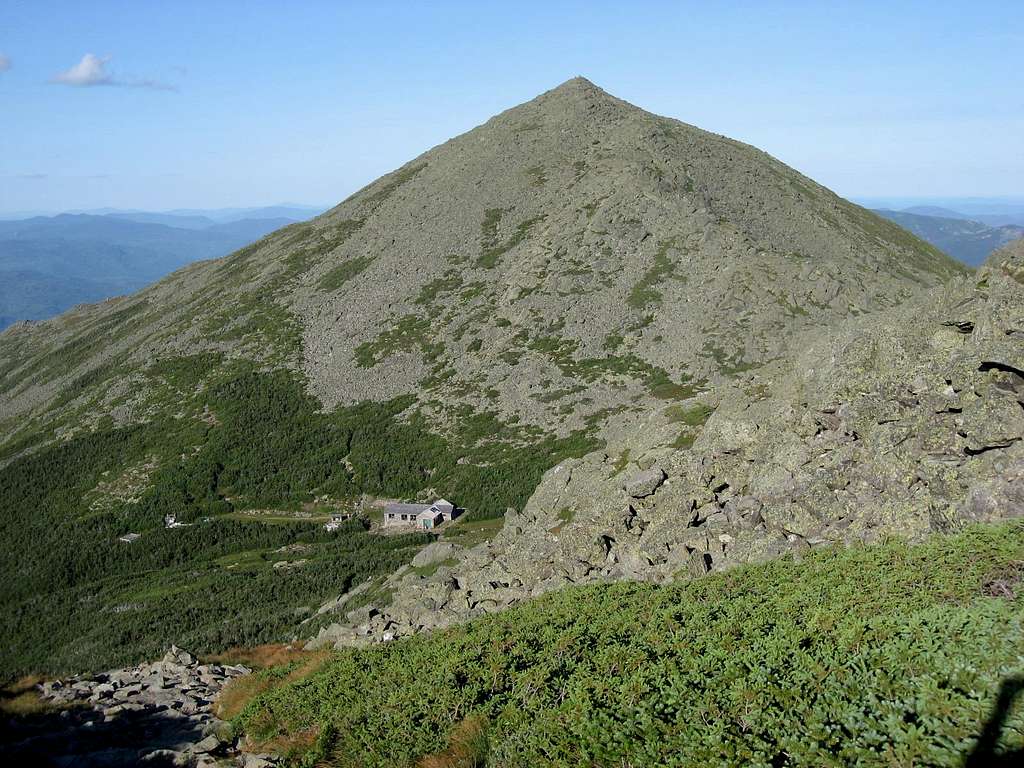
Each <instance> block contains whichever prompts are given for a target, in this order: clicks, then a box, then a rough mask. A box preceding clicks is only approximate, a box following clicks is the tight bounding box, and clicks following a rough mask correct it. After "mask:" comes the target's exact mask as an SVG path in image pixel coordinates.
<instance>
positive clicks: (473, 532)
mask: <svg viewBox="0 0 1024 768" xmlns="http://www.w3.org/2000/svg"><path fill="white" fill-rule="evenodd" d="M504 524H505V520H504V519H503V518H501V517H494V518H490V519H484V520H459V521H458V522H457V523H456V524H455V525H453V526H451V527H450V528H448V529H447V530H446V531H444V532H443V533H442V534H441V538H442V539H445V540H447V541H451V542H453V543H455V544H459V545H460V546H462V547H465V548H466V549H469V548H471V547H475V546H476V545H477V544H482V543H483V542H485V541H490V540H491V539H493V538H494V537H495V536H497V535H498V533H499V532H500V531H501V528H502V526H503V525H504Z"/></svg>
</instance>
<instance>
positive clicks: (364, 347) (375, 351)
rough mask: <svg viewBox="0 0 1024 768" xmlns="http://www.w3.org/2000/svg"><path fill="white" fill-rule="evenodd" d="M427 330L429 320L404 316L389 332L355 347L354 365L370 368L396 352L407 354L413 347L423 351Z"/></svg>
mask: <svg viewBox="0 0 1024 768" xmlns="http://www.w3.org/2000/svg"><path fill="white" fill-rule="evenodd" d="M429 330H430V320H429V318H426V317H419V316H417V315H406V316H405V317H402V318H400V319H399V320H398V321H397V322H396V323H395V324H394V325H393V326H392V327H391V328H390V329H389V330H387V331H383V332H382V333H380V334H378V335H377V338H375V339H374V340H373V341H364V342H363V343H362V344H360V345H359V346H358V347H356V352H355V360H356V365H358V366H359V367H360V368H372V367H373V366H375V365H377V364H378V363H380V362H381V361H382V360H384V359H385V358H387V357H390V356H391V355H393V354H395V353H396V352H409V351H411V350H412V349H414V348H415V347H420V348H421V349H424V348H425V347H426V346H427V344H428V339H427V332H428V331H429Z"/></svg>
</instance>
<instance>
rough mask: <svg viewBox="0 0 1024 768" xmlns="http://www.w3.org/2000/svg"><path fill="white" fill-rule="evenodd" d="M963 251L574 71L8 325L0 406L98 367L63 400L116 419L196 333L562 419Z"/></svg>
mask: <svg viewBox="0 0 1024 768" xmlns="http://www.w3.org/2000/svg"><path fill="white" fill-rule="evenodd" d="M962 271H963V270H962V268H960V267H959V266H958V265H956V264H955V263H953V262H951V261H950V260H949V259H948V258H946V257H945V256H943V255H941V254H940V253H939V252H937V251H935V250H934V249H932V248H931V247H930V246H927V245H926V244H924V243H923V242H921V241H919V240H917V239H916V238H914V237H912V236H910V235H908V234H907V233H906V232H904V231H903V230H901V229H899V228H898V227H896V226H895V225H893V224H891V223H889V222H887V221H885V220H883V219H881V218H879V217H876V216H874V215H873V214H871V213H869V212H867V211H865V210H863V209H861V208H859V207H857V206H854V205H852V204H850V203H848V202H846V201H845V200H843V199H841V198H839V197H837V196H836V195H834V194H833V193H831V192H829V191H828V190H827V189H825V188H823V187H821V186H820V185H818V184H816V183H814V182H813V181H811V180H810V179H807V178H806V177H804V176H802V175H800V174H799V173H797V172H795V171H794V170H792V169H791V168H788V167H787V166H785V165H783V164H782V163H780V162H778V161H777V160H775V159H773V158H772V157H770V156H768V155H766V154H765V153H763V152H761V151H759V150H757V149H754V148H753V147H750V146H747V145H744V144H741V143H738V142H735V141H732V140H729V139H726V138H724V137H721V136H717V135H714V134H711V133H708V132H705V131H702V130H699V129H697V128H694V127H692V126H689V125H686V124H684V123H681V122H678V121H676V120H671V119H667V118H662V117H658V116H656V115H652V114H650V113H648V112H645V111H643V110H641V109H639V108H637V107H634V106H632V105H630V104H628V103H626V102H624V101H621V100H619V99H616V98H614V97H612V96H610V95H608V94H607V93H605V92H604V91H602V90H601V89H600V88H598V87H596V86H595V85H593V84H592V83H590V82H589V81H587V80H585V79H583V78H575V79H573V80H570V81H568V82H566V83H564V84H562V85H561V86H559V87H558V88H556V89H554V90H552V91H549V92H547V93H544V94H542V95H541V96H539V97H537V98H536V99H534V100H532V101H530V102H528V103H526V104H522V105H520V106H518V107H515V108H513V109H510V110H508V111H506V112H504V113H502V114H500V115H498V116H496V117H494V118H493V119H491V120H489V121H488V122H487V123H485V124H484V125H482V126H480V127H478V128H475V129H473V130H471V131H469V132H468V133H466V134H463V135H462V136H459V137H457V138H455V139H453V140H451V141H449V142H447V143H445V144H443V145H441V146H438V147H436V148H434V149H432V150H430V151H429V152H426V153H425V154H423V155H421V156H420V157H418V158H416V159H415V160H413V161H412V162H410V163H408V164H407V165H405V166H403V167H402V168H400V169H398V170H397V171H395V172H394V173H391V174H389V175H387V176H385V177H383V178H381V179H379V180H378V181H376V182H374V183H373V184H370V185H369V186H368V187H366V188H365V189H363V190H361V191H360V192H358V193H356V194H355V195H353V196H352V197H350V198H349V199H348V200H346V201H345V202H343V203H342V204H340V205H339V206H337V207H336V208H334V209H332V210H331V211H329V212H327V213H325V214H324V215H322V216H320V217H319V218H317V219H315V220H313V221H311V222H309V223H306V224H300V225H294V226H291V227H287V228H285V229H283V230H281V231H279V232H277V233H275V234H273V235H271V236H269V237H267V238H265V239H264V240H262V241H260V242H259V243H257V244H256V245H254V246H251V247H249V248H246V249H244V250H243V251H241V252H239V253H237V254H235V255H233V256H231V257H228V258H226V259H223V260H219V261H213V262H207V263H202V264H197V265H193V266H191V267H189V268H187V269H184V270H181V271H180V272H178V273H176V274H174V275H172V276H171V277H169V278H167V279H165V280H163V281H162V282H160V283H158V284H156V285H154V286H153V287H151V288H148V289H146V290H144V291H142V292H140V293H138V294H136V295H134V296H131V297H127V298H124V299H119V300H114V301H110V302H106V303H104V304H101V305H97V306H92V307H84V308H80V309H77V310H75V311H72V312H70V313H68V314H66V315H64V316H62V317H60V318H57V319H55V320H52V321H49V322H46V323H40V324H37V325H33V326H27V327H25V326H22V327H20V328H17V329H14V330H12V331H10V332H8V333H7V334H5V336H4V337H3V340H2V344H0V356H2V357H0V360H2V366H3V367H2V369H0V375H2V376H3V378H2V379H0V387H2V390H3V392H4V400H5V408H4V413H3V414H2V418H3V422H2V425H0V426H2V429H3V433H4V434H7V435H11V434H12V433H13V432H15V431H17V430H18V429H19V428H21V427H23V426H24V420H25V419H26V417H30V416H34V417H35V418H36V420H37V421H38V422H39V423H40V425H42V424H43V423H45V422H46V421H48V420H49V419H50V418H51V417H52V416H53V410H52V406H53V403H54V401H55V399H56V400H57V401H58V402H59V403H60V405H61V407H62V408H64V407H66V406H67V405H68V404H73V405H82V404H84V402H85V401H86V400H88V399H89V398H96V397H97V396H98V395H101V394H102V393H101V392H100V389H102V388H103V387H104V386H112V387H113V390H114V391H113V392H112V393H111V394H110V396H109V397H106V399H104V398H103V397H102V396H101V397H99V400H98V401H97V402H96V403H94V406H96V407H95V408H91V409H87V410H88V411H89V413H84V412H83V413H81V414H79V416H80V417H81V418H83V419H85V420H86V423H87V422H88V417H89V415H90V413H91V414H92V415H93V416H96V415H98V414H100V413H102V412H105V410H110V409H109V408H108V406H109V405H110V404H111V403H112V402H114V401H117V403H118V407H117V408H115V409H114V410H113V415H114V419H115V421H116V422H122V421H125V422H130V421H132V420H133V419H134V418H137V414H138V411H139V409H141V410H144V409H145V405H144V403H145V402H146V393H147V391H148V390H147V385H146V383H145V382H144V381H142V380H139V381H138V382H137V385H134V386H132V387H129V388H125V387H123V386H120V385H121V384H122V383H123V380H124V374H125V373H126V372H129V371H137V370H138V369H141V368H144V367H146V366H148V365H150V364H151V363H152V362H153V361H154V360H157V359H166V358H171V357H175V356H180V355H186V354H195V353H198V352H208V351H214V352H219V353H224V354H225V355H227V356H229V357H233V356H237V357H242V358H250V359H253V360H256V361H259V362H260V363H261V364H271V365H277V364H280V365H285V366H287V367H290V368H292V369H294V370H296V371H301V372H302V373H304V374H305V376H306V380H307V386H308V389H309V391H310V392H311V393H313V394H314V395H316V396H317V397H318V398H319V399H320V400H321V401H322V403H323V404H324V405H325V406H326V407H332V406H334V405H336V404H339V403H344V404H349V403H353V402H359V401H363V400H368V399H372V400H384V399H388V398H392V397H395V396H398V395H403V394H410V393H411V394H415V396H416V397H417V399H418V400H419V401H420V402H421V403H429V404H430V407H429V410H431V411H433V412H434V413H435V416H436V419H437V422H438V425H439V427H440V426H441V425H443V424H444V423H445V421H446V419H448V418H450V417H451V409H452V406H454V405H455V404H460V405H463V406H468V407H470V408H471V409H473V410H475V411H480V410H489V411H494V412H496V413H498V414H500V415H501V417H502V418H503V419H505V420H508V419H519V420H521V421H522V423H524V424H528V425H532V426H534V427H536V428H539V429H542V430H545V431H554V432H558V433H561V434H565V433H566V432H568V431H570V430H572V429H579V428H581V427H583V426H584V424H586V423H588V419H589V423H590V424H592V425H593V424H595V423H599V422H601V421H602V419H603V415H604V414H607V413H608V412H610V411H615V410H619V409H621V408H622V407H623V406H624V405H629V407H636V406H635V405H634V404H635V403H638V402H643V401H645V400H648V399H650V397H651V396H652V395H662V396H665V395H668V396H681V395H683V394H685V386H681V385H687V384H692V383H699V382H704V381H715V380H716V379H717V378H718V377H721V376H722V375H729V374H733V373H736V372H737V371H740V370H743V369H746V368H749V367H751V366H756V365H758V364H759V363H762V362H764V361H765V360H769V359H772V358H773V357H776V356H777V355H778V354H779V353H780V352H781V351H782V349H784V348H785V346H786V344H787V339H788V338H789V337H790V336H791V334H792V332H793V331H794V330H797V329H799V328H801V327H806V326H813V325H818V324H821V323H825V322H830V321H831V320H832V319H833V318H836V317H840V316H845V315H849V314H859V313H863V312H869V311H872V310H875V309H879V308H883V307H887V306H891V305H893V304H896V303H898V302H899V301H901V300H902V299H903V298H905V297H906V296H907V295H909V294H910V293H911V292H913V291H914V290H916V289H917V288H919V287H921V286H927V285H932V284H935V283H937V282H939V281H942V280H944V279H946V278H948V277H950V276H952V275H955V274H959V273H960V272H962ZM83 377H84V378H83ZM673 384H674V385H676V386H672V385H673ZM69 386H70V387H71V388H70V390H69Z"/></svg>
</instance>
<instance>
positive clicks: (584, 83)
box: [536, 75, 624, 103]
mask: <svg viewBox="0 0 1024 768" xmlns="http://www.w3.org/2000/svg"><path fill="white" fill-rule="evenodd" d="M541 100H544V101H547V100H558V101H563V100H569V101H575V102H594V101H606V102H615V103H624V102H622V101H621V100H619V99H617V98H615V97H614V96H612V95H611V94H610V93H608V92H607V91H605V90H604V89H603V88H600V87H598V86H596V85H594V84H593V83H592V82H590V81H589V80H587V78H585V77H583V76H581V75H577V76H576V77H573V78H571V79H569V80H566V81H565V82H564V83H562V84H561V85H559V86H557V87H555V88H552V89H551V90H550V91H547V92H546V93H543V94H541V95H540V96H538V97H537V99H536V101H541Z"/></svg>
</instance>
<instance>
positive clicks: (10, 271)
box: [0, 206, 318, 329]
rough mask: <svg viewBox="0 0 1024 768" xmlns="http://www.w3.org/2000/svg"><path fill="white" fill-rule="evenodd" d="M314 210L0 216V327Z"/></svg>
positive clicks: (48, 313)
mask: <svg viewBox="0 0 1024 768" xmlns="http://www.w3.org/2000/svg"><path fill="white" fill-rule="evenodd" d="M316 212H318V209H312V208H302V207H297V206H273V207H268V208H233V209H225V210H216V211H203V210H188V211H185V210H183V211H168V212H160V213H153V212H146V211H113V210H107V211H104V212H93V213H78V214H71V213H64V214H60V215H57V216H35V217H32V218H26V219H21V220H15V221H0V329H3V328H5V327H7V326H8V325H10V324H12V323H14V322H17V321H19V320H42V319H45V318H47V317H52V316H54V315H57V314H60V313H61V312H63V311H65V310H67V309H69V308H71V307H73V306H75V305H76V304H81V303H85V302H95V301H101V300H103V299H106V298H110V297H111V296H116V295H119V294H124V293H130V292H132V291H135V290H138V289H139V288H141V287H143V286H145V285H147V284H149V283H151V282H153V281H154V280H158V279H160V278H161V277H163V276H165V275H167V274H169V273H170V272H173V271H174V270H176V269H179V268H180V267H183V266H185V265H186V264H190V263H192V262H193V261H197V260H200V259H211V258H216V257H219V256H224V255H226V254H228V253H231V252H232V251H234V250H237V249H238V248H241V247H242V246H244V245H247V244H248V243H251V242H253V241H254V240H258V239H260V238H261V237H263V236H264V235H267V234H269V233H270V232H273V231H274V230H277V229H280V228H281V227H284V226H287V225H288V224H292V223H294V222H296V221H302V220H305V219H307V218H309V217H310V216H312V215H313V214H314V213H316Z"/></svg>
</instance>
